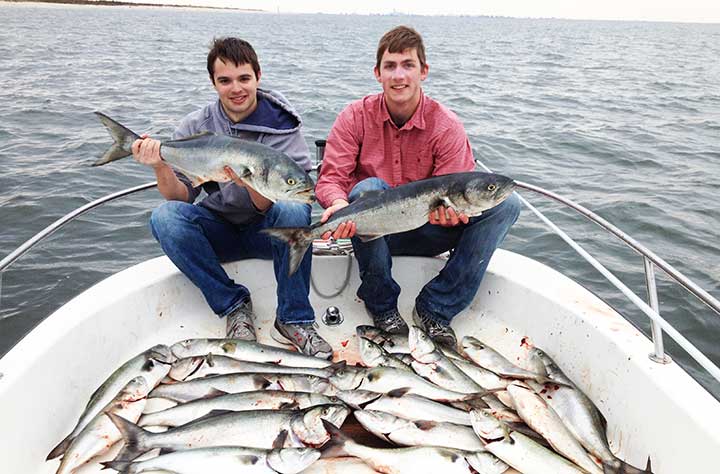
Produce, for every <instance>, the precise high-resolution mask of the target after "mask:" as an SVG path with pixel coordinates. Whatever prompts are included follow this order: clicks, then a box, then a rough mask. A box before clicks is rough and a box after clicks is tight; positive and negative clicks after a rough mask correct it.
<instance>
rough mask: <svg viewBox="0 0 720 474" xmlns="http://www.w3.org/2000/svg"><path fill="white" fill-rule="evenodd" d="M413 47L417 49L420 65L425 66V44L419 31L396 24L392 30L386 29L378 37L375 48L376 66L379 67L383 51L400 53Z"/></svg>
mask: <svg viewBox="0 0 720 474" xmlns="http://www.w3.org/2000/svg"><path fill="white" fill-rule="evenodd" d="M412 48H415V50H417V55H418V59H419V60H420V66H421V67H424V66H425V45H424V44H423V40H422V36H420V33H418V32H417V31H415V30H414V29H412V28H410V27H409V26H402V25H401V26H396V27H395V28H393V29H392V30H390V31H388V32H387V33H385V34H384V35H383V37H382V38H380V42H379V43H378V48H377V63H376V64H375V66H377V68H378V69H380V62H381V61H382V57H383V54H385V51H389V52H391V53H402V52H403V51H405V50H406V49H412Z"/></svg>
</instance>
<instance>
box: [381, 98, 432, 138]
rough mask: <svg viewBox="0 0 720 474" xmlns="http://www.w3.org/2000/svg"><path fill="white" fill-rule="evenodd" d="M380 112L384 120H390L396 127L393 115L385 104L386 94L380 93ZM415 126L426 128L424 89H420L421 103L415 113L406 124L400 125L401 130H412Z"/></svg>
mask: <svg viewBox="0 0 720 474" xmlns="http://www.w3.org/2000/svg"><path fill="white" fill-rule="evenodd" d="M380 114H381V116H382V120H383V122H387V121H389V122H390V123H391V124H393V126H394V127H396V125H395V123H394V122H393V121H392V117H390V112H389V111H388V108H387V105H386V104H385V94H380ZM413 128H418V129H420V130H425V93H424V92H423V91H422V89H421V90H420V103H419V104H418V106H417V109H415V113H413V115H412V117H410V120H408V121H407V122H405V125H403V126H402V127H400V130H412V129H413Z"/></svg>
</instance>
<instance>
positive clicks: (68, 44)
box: [0, 3, 720, 396]
mask: <svg viewBox="0 0 720 474" xmlns="http://www.w3.org/2000/svg"><path fill="white" fill-rule="evenodd" d="M0 19H1V24H2V28H0V189H1V190H2V192H1V193H0V257H3V256H5V255H7V254H8V253H10V252H11V251H12V250H14V249H15V248H16V247H17V246H19V245H20V244H21V243H23V242H24V241H25V240H26V239H28V238H30V237H31V236H32V235H34V234H35V233H36V232H38V231H40V230H41V229H42V228H44V227H45V226H46V225H48V224H50V223H51V222H53V221H54V220H55V219H57V218H58V217H60V216H62V215H64V214H66V213H68V212H70V211H71V210H73V209H75V208H77V207H79V206H81V205H83V204H86V203H88V202H89V201H92V200H94V199H97V198H99V197H101V196H104V195H106V194H109V193H111V192H114V191H118V190H121V189H124V188H127V187H130V186H133V185H137V184H142V183H146V182H149V181H152V180H153V179H154V176H153V175H152V173H151V172H150V171H149V170H148V169H146V168H144V167H142V166H140V165H138V164H136V163H134V162H132V160H127V161H125V162H121V163H118V164H114V165H111V166H106V167H103V168H90V167H89V166H88V165H89V163H90V162H91V161H93V160H94V159H95V158H97V157H98V156H99V155H100V154H102V152H103V151H104V150H105V148H106V147H107V146H108V145H109V136H108V135H107V133H106V131H105V130H104V128H103V127H102V126H101V125H100V124H99V122H98V121H97V120H96V118H95V116H94V115H93V114H92V112H93V111H95V110H102V111H104V112H106V113H107V114H109V115H111V116H113V117H115V118H117V119H118V120H120V121H121V122H123V123H125V124H126V125H127V126H129V127H130V128H132V129H134V130H136V131H138V132H148V133H151V134H153V135H156V136H158V137H160V138H163V137H168V136H169V135H170V134H171V133H172V130H173V128H174V126H175V124H176V123H177V122H178V121H179V120H180V118H182V117H183V116H184V115H185V114H187V113H188V112H190V111H192V110H195V109H197V108H199V107H201V106H203V105H204V104H205V103H206V102H208V100H211V99H212V98H213V97H214V91H213V89H212V88H211V85H210V82H209V81H208V78H207V73H206V71H205V57H206V54H207V45H208V44H209V42H210V41H211V40H212V38H213V37H214V36H221V35H236V36H240V37H243V38H245V39H247V40H249V41H250V42H251V43H252V44H253V45H254V46H255V47H256V49H257V51H258V54H259V56H260V61H261V64H262V66H263V80H262V83H263V85H264V86H265V87H269V88H277V89H279V90H281V91H283V92H284V93H285V94H286V95H287V96H288V98H289V99H290V100H291V101H292V102H293V103H294V104H295V105H296V106H297V108H298V109H299V111H300V112H301V114H302V116H303V118H304V121H305V136H306V138H307V141H308V143H309V144H310V145H311V146H313V145H312V144H313V142H314V141H315V140H316V139H319V138H324V137H325V136H326V134H327V132H328V130H329V129H330V126H331V125H332V122H333V120H334V118H335V116H336V114H337V113H338V112H339V111H340V110H341V109H342V108H343V107H344V106H345V105H346V104H347V103H348V102H350V101H351V100H353V99H356V98H359V97H361V96H363V95H365V94H368V93H373V92H376V91H379V90H380V89H379V85H378V84H377V83H376V82H375V80H374V77H373V75H372V66H373V64H374V53H375V46H376V44H377V41H378V39H379V38H380V36H381V35H382V34H383V33H384V32H385V31H386V30H388V29H389V28H391V27H393V26H395V25H398V24H408V25H412V26H414V27H416V28H417V29H418V30H419V31H420V32H421V33H422V34H423V36H424V38H425V41H426V45H427V54H428V63H429V64H430V75H429V77H428V80H427V81H426V82H425V91H426V93H427V94H428V95H430V96H432V97H434V98H436V99H439V100H440V101H441V102H443V103H445V104H446V105H447V106H449V107H450V108H452V109H453V110H454V111H455V112H456V113H457V114H458V115H459V116H460V118H461V119H462V120H463V121H464V123H465V127H466V129H467V132H468V134H469V136H470V141H471V143H472V146H473V149H474V152H475V156H476V157H477V158H480V159H481V160H483V162H484V163H485V164H486V165H487V166H489V167H490V168H492V169H493V170H495V171H498V172H503V173H505V174H508V175H511V176H513V177H515V178H516V179H519V180H522V181H527V182H530V183H534V184H537V185H539V186H542V187H545V188H548V189H550V190H553V191H556V192H558V193H561V194H564V195H565V196H567V197H569V198H571V199H573V200H576V201H578V202H579V203H581V204H583V205H585V206H586V207H589V208H590V209H592V210H594V211H596V212H597V213H599V214H600V215H601V216H603V217H604V218H606V219H608V220H610V221H611V222H613V223H614V224H615V225H617V226H618V227H620V228H621V229H622V230H624V231H626V232H628V233H629V234H631V235H632V236H634V237H635V238H636V239H637V240H638V241H640V242H641V243H643V244H644V245H646V246H647V247H649V248H650V249H651V250H653V251H654V252H656V253H657V254H659V255H660V256H661V257H663V258H664V259H666V260H667V261H668V262H669V263H670V264H672V265H674V266H675V267H676V268H677V269H679V270H680V271H681V272H682V273H684V274H685V275H687V276H688V277H690V278H691V279H693V280H694V281H695V282H697V283H698V284H699V285H700V286H702V287H703V288H704V289H705V290H707V291H708V292H710V293H711V294H712V295H714V296H715V297H716V298H718V297H720V249H719V248H718V243H719V242H720V186H719V183H718V177H719V176H720V61H718V60H717V58H718V57H720V25H693V24H672V23H621V22H586V21H562V20H516V19H496V18H477V17H413V16H410V17H408V16H335V15H276V14H246V13H240V12H230V11H212V10H183V9H169V8H140V7H138V8H126V7H70V6H43V5H32V4H27V5H10V4H5V3H0ZM313 147H314V146H313ZM524 196H525V197H526V198H529V199H530V200H531V202H533V203H535V204H536V205H537V206H538V207H539V208H540V209H541V210H543V211H544V212H546V213H547V215H548V216H550V217H551V218H552V219H553V220H554V221H555V222H556V223H558V224H559V225H560V226H561V227H563V228H564V229H565V230H566V232H567V233H568V234H570V236H571V237H573V238H574V239H576V240H577V241H578V242H579V243H581V244H582V245H583V246H585V247H586V248H587V249H588V250H589V251H590V252H591V253H593V254H594V255H596V256H597V258H598V259H599V260H600V261H601V262H602V263H603V264H604V265H606V266H607V267H608V268H609V269H610V270H611V271H613V272H614V273H615V275H617V276H618V277H619V278H621V279H622V280H623V281H625V282H626V283H627V284H628V285H629V286H630V287H631V288H632V289H633V290H634V291H635V292H636V293H637V294H638V295H640V296H641V297H643V298H644V297H645V289H644V288H645V287H644V276H643V272H642V268H643V267H642V259H641V258H640V257H639V256H637V255H636V254H635V253H634V252H632V251H630V250H628V249H626V248H625V247H624V246H623V245H621V244H619V243H618V241H617V240H616V239H615V238H613V237H610V236H608V235H605V234H604V233H603V232H601V231H600V230H599V228H598V227H596V226H594V225H593V224H591V223H589V222H587V221H585V220H584V219H583V218H582V217H579V216H577V215H575V214H574V213H572V212H570V211H568V210H566V209H562V208H561V207H560V206H558V205H555V204H553V203H551V202H549V201H547V200H545V199H542V198H540V197H539V196H536V195H532V194H531V193H527V192H526V193H524ZM160 202H161V199H160V197H159V195H158V194H157V192H156V191H154V190H152V191H146V192H144V193H140V194H137V195H134V196H132V197H130V198H127V199H124V200H121V201H120V202H115V203H112V204H109V205H106V206H104V207H102V208H100V209H97V210H95V211H93V212H91V213H88V214H86V215H84V216H83V217H81V218H80V219H78V220H76V221H75V222H74V223H72V224H71V225H69V226H68V227H66V229H65V230H63V231H61V232H58V233H57V234H55V235H54V236H53V237H51V238H50V239H49V240H47V241H46V242H45V243H44V244H42V245H41V246H39V247H38V248H36V249H35V250H34V251H32V252H31V253H30V254H28V255H26V256H25V257H24V258H22V259H21V260H19V261H18V262H16V263H15V264H14V265H13V266H12V267H10V269H9V270H7V271H6V272H4V274H3V275H1V278H2V280H0V282H1V284H2V286H1V289H0V291H1V293H0V298H1V299H0V354H2V353H4V352H6V351H7V350H9V349H10V348H11V347H12V346H13V345H14V344H15V343H16V342H17V341H18V340H19V339H20V338H21V337H22V336H23V335H24V334H25V333H27V332H28V331H29V330H30V329H32V328H33V327H34V326H35V325H36V324H37V323H38V322H40V321H41V320H42V319H43V318H45V317H46V316H47V315H49V314H50V313H51V312H52V311H54V310H55V309H57V308H58V307H59V306H60V305H62V304H63V303H65V302H66V301H68V300H69V299H70V298H72V297H73V296H74V295H76V294H77V293H79V292H80V291H81V290H84V289H86V288H88V287H89V286H91V285H92V284H94V283H96V282H98V281H99V280H101V279H103V278H105V277H107V276H109V275H111V274H112V273H114V272H117V271H118V270H121V269H124V268H126V267H128V266H130V265H133V264H135V263H138V262H141V261H143V260H145V259H148V258H150V257H155V256H158V255H161V251H160V249H159V247H158V246H157V245H156V243H155V242H154V240H153V239H152V237H151V236H150V233H149V231H148V228H147V220H148V217H149V214H150V211H151V209H152V208H153V207H154V206H156V205H157V204H159V203H160ZM504 247H505V248H507V249H509V250H513V251H516V252H519V253H521V254H523V255H527V256H529V257H532V258H535V259H538V260H540V261H542V262H544V263H546V264H548V265H550V266H552V267H554V268H556V269H558V270H560V271H562V272H564V273H565V274H567V275H569V276H570V277H572V278H573V279H575V280H576V281H578V282H580V283H581V284H583V285H584V286H586V287H588V288H590V289H591V290H592V291H594V292H595V293H597V294H599V295H600V296H601V297H603V298H605V299H606V300H608V301H609V302H610V303H611V304H612V305H613V306H615V307H616V308H618V309H619V310H620V311H622V312H623V313H624V314H626V315H627V316H628V317H629V318H630V319H631V320H632V321H633V322H634V323H635V324H636V325H637V326H638V327H640V328H641V329H642V330H643V331H644V332H645V333H648V331H649V325H648V323H647V320H646V318H645V317H644V315H642V313H640V311H639V310H637V309H636V308H635V307H634V306H632V305H631V304H629V303H628V302H627V301H626V300H625V299H624V298H623V297H617V296H616V294H617V291H615V289H614V287H612V286H611V285H610V284H609V283H606V282H605V280H604V278H603V277H602V276H601V275H600V274H599V273H598V272H597V271H596V270H594V269H593V268H592V267H590V265H589V264H587V263H585V261H584V260H582V259H581V258H580V257H579V256H577V254H576V253H575V252H574V251H573V250H571V249H570V248H569V247H567V246H566V245H565V244H564V243H563V242H562V241H561V240H560V239H559V238H558V237H557V236H555V235H554V234H553V233H551V232H550V231H549V230H547V229H546V228H545V227H544V225H543V224H541V223H540V222H539V221H538V220H537V218H536V217H535V216H534V215H533V214H531V213H530V212H529V211H524V212H523V214H522V216H521V218H520V221H519V222H518V223H517V224H516V225H515V227H514V228H513V229H512V232H511V234H510V236H509V237H508V239H507V240H506V243H505V245H504ZM658 273H659V275H658V289H659V298H660V306H661V313H662V314H663V316H664V317H665V318H666V319H667V320H668V321H670V322H671V324H673V325H674V326H675V327H676V328H677V329H678V330H680V331H681V332H682V333H683V334H684V335H685V336H686V337H688V338H689V339H690V340H691V341H692V342H693V343H694V344H696V345H697V346H698V347H699V348H700V349H701V350H702V351H703V352H705V353H706V354H707V355H708V356H709V357H710V358H711V359H712V360H713V361H714V362H715V363H716V364H720V344H719V343H718V341H719V340H720V317H718V316H717V315H715V314H714V313H713V312H712V311H710V310H709V309H707V308H706V307H705V306H704V305H703V304H701V303H699V302H698V301H697V300H695V299H694V298H693V297H690V296H687V295H686V293H685V292H684V291H682V290H680V289H679V287H678V286H677V285H675V284H674V283H672V282H670V281H669V280H668V279H667V278H666V277H665V276H664V275H663V274H662V273H661V272H658ZM531 317H533V315H532V314H528V318H531ZM665 341H666V347H668V349H669V351H670V353H671V355H672V356H673V358H674V359H675V360H676V361H679V362H680V363H681V364H682V365H683V366H684V367H686V368H687V369H688V370H689V371H690V373H691V374H692V375H693V376H694V377H696V378H697V379H698V380H700V381H701V383H703V384H704V385H705V386H706V387H708V388H709V389H710V390H711V391H713V392H714V393H715V394H716V396H720V384H718V383H716V382H713V381H712V380H711V378H710V377H709V376H708V375H707V374H705V373H704V372H703V371H702V369H698V368H697V367H696V366H695V365H693V364H692V363H690V362H689V357H688V356H687V355H686V354H685V353H684V351H682V350H681V349H679V348H678V347H677V346H675V345H674V344H673V343H672V342H671V341H670V340H669V338H667V337H666V340H665Z"/></svg>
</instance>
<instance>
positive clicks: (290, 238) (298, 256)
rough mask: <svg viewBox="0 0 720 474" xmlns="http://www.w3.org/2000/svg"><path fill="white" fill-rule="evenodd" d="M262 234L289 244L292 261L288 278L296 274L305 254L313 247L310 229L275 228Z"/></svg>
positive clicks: (265, 230)
mask: <svg viewBox="0 0 720 474" xmlns="http://www.w3.org/2000/svg"><path fill="white" fill-rule="evenodd" d="M261 232H264V233H265V234H267V235H269V236H270V237H274V238H276V239H278V240H282V241H283V242H285V243H287V244H288V247H290V261H289V262H288V276H290V275H292V274H293V273H295V271H296V270H297V269H298V267H299V266H300V262H302V259H303V257H304V256H305V252H307V250H308V248H310V246H311V245H312V241H313V237H312V231H311V230H310V228H309V227H273V228H269V229H263V230H262V231H261Z"/></svg>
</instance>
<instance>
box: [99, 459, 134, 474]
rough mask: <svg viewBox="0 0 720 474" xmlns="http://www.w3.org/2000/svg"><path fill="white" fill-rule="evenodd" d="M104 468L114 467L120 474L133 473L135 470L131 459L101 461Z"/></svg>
mask: <svg viewBox="0 0 720 474" xmlns="http://www.w3.org/2000/svg"><path fill="white" fill-rule="evenodd" d="M100 464H102V466H103V469H114V470H116V471H117V472H119V473H120V474H133V473H134V472H135V471H134V470H133V469H132V465H133V463H131V462H130V461H106V462H101V463H100Z"/></svg>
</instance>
